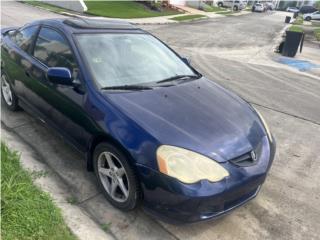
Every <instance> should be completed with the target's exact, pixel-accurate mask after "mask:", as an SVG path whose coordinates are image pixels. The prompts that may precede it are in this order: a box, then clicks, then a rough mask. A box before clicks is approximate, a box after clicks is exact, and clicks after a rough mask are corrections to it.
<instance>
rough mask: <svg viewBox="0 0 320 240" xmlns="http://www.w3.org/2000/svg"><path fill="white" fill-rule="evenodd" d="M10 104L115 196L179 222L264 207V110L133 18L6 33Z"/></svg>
mask: <svg viewBox="0 0 320 240" xmlns="http://www.w3.org/2000/svg"><path fill="white" fill-rule="evenodd" d="M1 34H2V37H1V50H2V51H1V63H2V64H1V70H2V71H1V93H2V94H1V95H2V100H3V102H4V104H5V105H6V106H7V108H8V109H10V110H12V111H15V110H17V109H18V108H19V107H22V108H23V109H24V110H26V111H28V112H30V113H32V114H34V115H35V116H36V117H38V118H39V119H41V120H42V121H43V122H45V123H46V124H48V125H50V126H53V127H54V128H55V129H57V130H58V131H59V133H60V134H61V135H62V136H63V137H64V139H65V140H66V141H69V142H70V143H72V144H73V145H74V146H75V147H76V148H77V149H78V150H79V151H80V152H82V153H83V154H84V156H85V157H86V161H87V166H88V170H94V172H95V174H96V177H97V181H98V183H99V186H100V187H101V190H102V192H103V193H104V195H105V197H106V199H107V200H108V201H110V203H111V204H112V205H114V206H115V207H117V208H119V209H122V210H131V209H133V208H135V207H136V206H137V204H138V203H139V202H140V201H142V202H143V206H144V208H145V209H146V210H147V211H149V212H150V213H152V214H154V215H157V216H159V217H163V218H166V219H171V220H172V219H173V220H175V221H178V222H195V221H201V220H207V219H211V218H215V217H218V216H220V215H222V214H225V213H227V212H229V211H230V210H233V209H234V208H236V207H238V206H240V205H242V204H244V203H245V202H247V201H249V200H251V199H252V198H254V197H255V196H256V195H257V194H258V192H259V190H260V188H261V186H262V184H263V182H264V180H265V179H266V176H267V173H268V170H269V169H270V166H271V164H272V161H273V158H274V155H275V141H274V139H273V137H272V135H271V133H270V131H269V129H268V127H267V125H266V123H265V121H264V120H263V118H262V116H261V115H260V114H259V113H258V111H257V110H256V109H255V108H254V107H253V106H251V105H250V104H249V103H247V102H246V101H245V100H243V99H242V98H240V97H238V96H237V95H236V94H234V93H232V92H230V91H229V90H226V89H224V88H223V87H222V86H220V85H218V84H217V83H215V82H213V81H211V80H208V79H207V78H205V77H203V76H202V75H201V74H200V73H199V72H198V71H197V70H195V69H194V68H193V67H192V66H191V65H190V63H189V62H188V61H187V60H186V59H185V58H182V57H180V56H179V55H178V54H177V53H176V52H174V51H173V50H172V49H171V48H169V47H168V46H166V45H165V44H164V43H162V42H161V41H159V40H158V39H157V38H156V37H154V36H152V35H151V34H150V33H148V32H146V31H144V30H141V29H139V28H138V27H137V26H134V25H131V24H129V23H125V22H122V21H110V20H109V21H107V20H93V19H85V20H84V19H81V18H67V19H51V20H40V21H35V22H32V23H30V24H27V25H25V26H23V27H21V28H10V29H2V31H1Z"/></svg>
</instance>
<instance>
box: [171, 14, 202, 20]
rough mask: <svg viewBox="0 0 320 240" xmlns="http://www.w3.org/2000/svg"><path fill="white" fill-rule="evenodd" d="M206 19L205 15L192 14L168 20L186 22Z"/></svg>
mask: <svg viewBox="0 0 320 240" xmlns="http://www.w3.org/2000/svg"><path fill="white" fill-rule="evenodd" d="M203 17H206V16H205V15H202V14H193V15H185V16H179V17H173V18H170V19H171V20H175V21H186V20H192V19H199V18H203Z"/></svg>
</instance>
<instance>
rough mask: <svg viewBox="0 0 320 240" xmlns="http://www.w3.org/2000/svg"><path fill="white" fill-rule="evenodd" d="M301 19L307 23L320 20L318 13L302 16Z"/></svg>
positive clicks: (319, 12)
mask: <svg viewBox="0 0 320 240" xmlns="http://www.w3.org/2000/svg"><path fill="white" fill-rule="evenodd" d="M303 19H304V20H307V21H311V20H320V11H317V12H314V13H307V14H303Z"/></svg>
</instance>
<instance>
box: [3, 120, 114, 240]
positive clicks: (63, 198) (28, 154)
mask: <svg viewBox="0 0 320 240" xmlns="http://www.w3.org/2000/svg"><path fill="white" fill-rule="evenodd" d="M1 134H2V140H4V141H5V142H6V144H7V145H8V147H9V148H11V149H13V150H15V151H18V152H20V153H21V157H20V163H21V166H22V167H23V168H24V169H26V170H27V171H31V172H32V171H41V172H42V171H43V172H46V173H48V174H46V176H44V177H40V178H37V179H36V180H34V182H33V183H34V184H35V185H36V186H38V187H39V188H40V189H41V190H42V191H44V192H47V193H49V194H50V196H51V197H52V199H53V202H54V204H55V205H56V206H57V207H58V208H60V209H61V214H62V217H63V219H64V221H65V223H66V224H67V226H68V227H69V229H70V230H71V232H72V233H73V234H74V235H75V236H76V237H77V238H78V239H79V240H89V239H95V240H113V239H114V237H113V236H112V235H110V234H108V233H106V232H105V231H103V230H102V229H101V227H100V226H99V225H98V224H97V223H96V222H94V221H93V220H92V219H91V218H90V217H89V216H88V215H87V213H85V212H84V211H83V210H82V209H81V208H80V207H79V206H77V205H73V204H71V203H68V201H67V199H68V198H69V197H72V196H71V195H70V191H69V189H68V187H67V186H66V185H65V184H64V182H63V181H62V179H60V177H59V176H58V175H57V174H55V173H54V171H52V169H50V167H49V166H47V165H46V164H44V163H43V162H41V159H40V158H39V155H37V153H36V152H35V150H33V149H32V147H31V146H29V145H28V144H27V143H26V142H24V141H23V140H21V139H20V138H19V137H18V136H17V135H16V133H15V131H14V130H11V129H10V128H8V127H6V125H5V124H4V123H3V122H2V121H1Z"/></svg>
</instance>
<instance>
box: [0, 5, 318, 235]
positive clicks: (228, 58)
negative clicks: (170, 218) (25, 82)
mask: <svg viewBox="0 0 320 240" xmlns="http://www.w3.org/2000/svg"><path fill="white" fill-rule="evenodd" d="M17 13H21V14H17ZM46 17H57V15H55V14H52V13H48V12H46V11H42V10H38V9H35V8H33V7H29V6H25V5H23V4H20V3H15V2H10V3H5V4H3V5H2V19H1V21H2V22H1V25H2V26H12V25H22V24H24V23H25V22H28V21H31V20H34V19H38V18H46ZM283 27H284V24H283V15H282V14H278V13H276V14H268V13H265V14H258V13H256V14H249V15H244V16H240V17H226V18H219V19H211V20H203V21H199V22H193V23H188V24H187V23H183V24H175V25H152V26H143V28H145V29H147V30H150V31H151V32H152V33H154V34H155V35H156V36H158V37H159V38H161V39H162V40H164V41H165V42H166V43H168V44H169V45H170V46H172V47H173V48H174V49H176V50H177V51H178V52H179V53H181V54H182V55H186V56H191V58H192V64H193V65H194V66H195V67H196V68H197V69H199V70H200V71H201V72H202V73H203V74H204V75H206V76H207V77H209V78H211V79H212V80H214V81H216V82H218V83H220V84H221V85H223V86H224V87H226V88H229V89H232V90H233V91H235V92H236V93H238V94H239V95H241V96H242V97H243V98H245V99H246V100H248V101H249V102H251V103H253V104H255V106H257V108H258V109H259V110H260V111H261V113H262V114H263V115H264V116H265V118H266V120H267V122H268V123H269V125H270V128H271V130H272V132H273V134H274V136H275V138H276V140H277V154H276V158H275V161H274V164H273V166H272V168H271V171H270V174H269V176H268V178H267V180H266V182H265V184H264V186H263V187H262V189H261V192H260V194H259V195H258V197H257V198H256V199H254V200H253V201H251V202H250V203H248V204H247V205H245V206H243V207H241V208H239V209H237V210H235V211H234V212H233V213H231V214H230V215H227V216H225V217H223V218H221V219H219V220H217V221H214V222H207V223H199V224H194V225H187V226H173V225H169V224H166V223H162V222H158V221H157V220H154V219H152V218H150V217H149V216H147V215H146V214H145V213H144V212H143V211H142V210H141V209H137V210H135V211H133V212H130V213H123V212H120V211H118V210H116V209H115V208H113V207H112V206H110V204H108V202H107V201H106V200H105V199H104V198H103V196H102V195H101V194H100V193H99V190H98V189H97V185H96V182H95V179H94V176H93V174H92V173H88V172H86V171H85V163H84V161H83V160H82V158H81V157H80V156H79V154H78V153H77V152H76V151H74V150H73V149H72V148H71V147H69V146H68V145H66V144H65V143H64V141H63V139H61V138H60V137H59V136H58V135H57V134H56V133H55V132H54V131H53V130H51V129H49V128H47V127H46V126H45V125H43V124H41V123H40V122H39V121H38V120H36V119H34V118H33V117H30V116H29V115H27V114H25V113H24V112H18V113H10V112H8V111H6V110H5V109H4V108H2V116H1V121H2V123H3V124H4V126H6V127H7V128H8V129H9V130H11V131H14V132H15V133H17V135H19V137H21V138H22V139H23V140H24V141H26V142H27V143H28V144H29V145H30V146H32V147H33V148H34V149H35V151H37V152H38V153H39V159H40V160H42V161H44V162H45V163H46V164H48V166H49V167H51V168H52V169H53V170H54V171H55V172H57V174H58V175H59V176H60V177H61V178H62V180H63V181H64V182H65V183H66V184H67V185H68V186H69V188H70V191H71V192H72V193H73V194H74V196H75V197H76V199H77V200H78V203H77V204H78V205H79V206H81V207H82V208H83V209H85V210H86V211H87V213H88V214H89V215H90V216H91V217H92V218H93V219H94V220H95V221H97V222H98V223H99V224H106V223H111V225H110V231H111V233H112V234H113V235H114V236H115V237H116V238H118V239H197V240H198V239H200V240H202V239H318V238H319V235H320V204H319V202H320V180H319V179H320V156H319V153H318V151H319V146H320V94H319V93H320V79H319V78H317V77H312V76H306V75H304V74H300V73H299V72H294V71H290V70H288V69H286V68H279V67H274V66H271V65H270V64H268V61H267V60H265V61H261V58H265V57H266V56H267V57H268V56H270V54H271V53H270V54H269V52H268V51H270V52H271V49H272V44H273V39H274V38H275V37H276V36H277V34H278V33H279V32H280V31H281V29H282V28H283ZM213 104H214V103H213Z"/></svg>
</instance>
